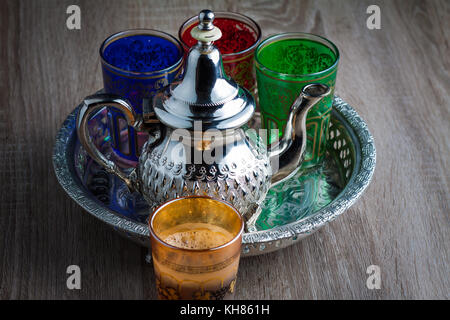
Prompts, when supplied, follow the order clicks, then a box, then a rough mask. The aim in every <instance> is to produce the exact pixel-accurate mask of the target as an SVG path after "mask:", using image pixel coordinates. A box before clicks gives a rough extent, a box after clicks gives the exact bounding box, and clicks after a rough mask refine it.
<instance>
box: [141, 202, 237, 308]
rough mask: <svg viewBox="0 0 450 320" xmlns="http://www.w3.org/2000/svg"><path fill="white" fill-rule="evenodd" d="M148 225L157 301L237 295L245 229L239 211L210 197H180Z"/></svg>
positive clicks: (154, 216) (156, 214)
mask: <svg viewBox="0 0 450 320" xmlns="http://www.w3.org/2000/svg"><path fill="white" fill-rule="evenodd" d="M149 227H150V239H151V245H152V257H153V265H154V268H155V276H156V288H157V290H158V298H159V299H162V300H166V299H169V300H171V299H184V300H188V299H194V300H197V299H198V300H215V299H217V300H221V299H231V298H232V297H233V295H234V289H235V284H236V275H237V271H238V266H239V258H240V253H241V242H242V232H243V229H244V222H243V219H242V217H241V215H240V213H239V212H238V211H237V210H236V209H234V208H233V207H232V206H231V205H229V204H228V203H226V202H224V201H219V200H214V199H211V198H208V197H201V196H193V197H185V198H178V199H174V200H171V201H169V202H166V203H165V204H163V205H161V206H160V207H158V208H157V209H156V210H155V212H154V213H153V216H152V218H151V219H150V223H149ZM172 230H178V231H180V230H182V231H183V232H184V233H185V235H186V233H189V235H190V236H184V237H177V236H176V235H179V233H176V232H172ZM205 230H206V232H207V234H206V235H207V236H206V237H203V238H202V237H201V235H203V236H205V234H204V233H203V234H202V232H205ZM211 230H212V231H211ZM169 239H172V240H173V239H177V240H178V241H179V243H178V244H179V245H176V244H174V243H173V242H171V241H169ZM216 240H217V241H216Z"/></svg>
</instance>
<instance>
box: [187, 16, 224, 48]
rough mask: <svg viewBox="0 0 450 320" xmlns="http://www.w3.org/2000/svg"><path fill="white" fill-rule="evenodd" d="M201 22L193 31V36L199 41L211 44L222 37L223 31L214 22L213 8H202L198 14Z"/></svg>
mask: <svg viewBox="0 0 450 320" xmlns="http://www.w3.org/2000/svg"><path fill="white" fill-rule="evenodd" d="M198 21H199V24H198V26H197V27H196V28H193V29H192V31H191V36H192V37H193V38H194V39H196V40H198V41H199V42H202V43H205V44H209V43H210V42H212V41H216V40H218V39H220V38H221V37H222V32H221V31H220V29H219V28H217V27H216V26H215V25H214V24H213V21H214V12H212V11H211V10H207V9H205V10H202V11H200V13H199V14H198Z"/></svg>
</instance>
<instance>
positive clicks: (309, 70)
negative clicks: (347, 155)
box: [255, 32, 339, 168]
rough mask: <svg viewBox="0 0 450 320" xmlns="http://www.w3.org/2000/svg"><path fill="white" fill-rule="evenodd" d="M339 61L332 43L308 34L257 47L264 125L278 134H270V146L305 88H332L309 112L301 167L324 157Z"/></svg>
mask: <svg viewBox="0 0 450 320" xmlns="http://www.w3.org/2000/svg"><path fill="white" fill-rule="evenodd" d="M338 62H339V50H338V48H337V47H336V46H335V45H334V44H333V43H332V42H331V41H329V40H328V39H325V38H323V37H320V36H317V35H313V34H308V33H300V32H292V33H283V34H278V35H274V36H271V37H269V38H268V39H266V40H264V41H263V42H261V44H260V45H259V46H258V47H257V48H256V53H255V66H256V80H257V84H258V97H259V107H260V110H261V125H262V127H263V128H265V129H268V130H269V131H268V132H270V133H274V132H275V134H269V135H268V143H269V144H271V143H273V142H276V141H277V139H278V138H279V137H281V136H282V134H283V130H284V127H285V125H286V120H287V118H288V114H289V108H290V106H291V105H292V102H293V101H294V100H295V98H296V97H297V96H298V95H299V93H300V91H301V89H302V88H303V87H304V86H305V85H307V84H310V83H323V84H326V85H327V86H329V87H330V88H331V94H330V95H328V97H325V98H324V99H322V100H321V101H320V102H319V103H317V104H316V105H315V106H314V107H312V108H311V110H310V111H309V112H308V115H307V118H306V128H307V139H308V141H307V145H306V151H305V156H304V160H303V163H302V168H308V167H313V166H315V165H318V164H320V163H322V161H323V159H324V158H325V151H326V150H325V149H326V141H327V137H328V127H329V123H330V115H331V107H332V103H333V96H334V88H335V84H336V73H337V68H338ZM273 129H275V130H273ZM277 130H278V131H277ZM276 132H278V135H277V134H276Z"/></svg>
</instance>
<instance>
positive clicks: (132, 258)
mask: <svg viewBox="0 0 450 320" xmlns="http://www.w3.org/2000/svg"><path fill="white" fill-rule="evenodd" d="M71 4H78V5H79V6H80V8H81V30H69V29H68V28H67V27H66V19H67V17H68V15H67V14H66V9H67V7H68V6H69V5H71ZM370 4H378V5H379V7H380V9H381V29H380V30H369V29H368V28H367V27H366V20H367V18H368V16H369V15H368V14H367V13H366V9H367V7H368V6H369V5H370ZM203 8H212V9H213V10H216V11H219V10H221V11H236V12H241V13H244V14H246V15H249V16H251V17H252V18H254V19H255V20H256V21H257V22H258V23H259V24H260V25H261V27H262V30H263V37H264V38H265V37H267V36H268V35H269V34H274V33H281V32H286V31H304V32H311V33H316V34H320V35H323V36H325V37H327V38H329V39H331V40H332V41H333V42H335V43H336V44H337V46H338V47H339V48H340V52H341V60H340V65H339V72H338V78H337V94H339V95H340V96H341V97H342V98H344V99H345V100H346V101H347V102H349V103H350V104H351V105H352V106H354V108H355V109H356V110H357V111H358V113H359V114H360V115H361V116H362V117H363V118H364V119H365V120H366V122H367V123H368V125H369V128H370V129H371V132H372V134H373V135H374V137H375V143H376V147H377V155H378V156H377V167H376V170H375V175H374V178H373V180H372V183H371V184H370V186H369V187H368V189H367V190H366V192H365V193H364V194H363V196H362V197H361V198H360V200H358V202H357V203H356V204H355V205H354V206H352V207H351V208H350V209H349V210H348V211H347V212H345V213H344V214H343V215H342V216H341V217H339V218H338V219H337V220H335V221H333V222H332V223H330V224H328V225H327V226H325V227H324V228H322V229H320V230H319V231H318V232H316V233H315V234H313V235H312V236H310V237H308V238H306V239H305V240H303V241H301V242H300V243H299V244H296V245H294V246H291V247H289V248H287V249H284V250H281V251H278V252H276V253H272V254H266V255H263V256H258V257H252V258H245V259H243V260H242V262H241V264H240V270H239V278H238V285H237V293H236V298H237V299H411V298H416V299H428V298H439V299H449V298H450V271H449V269H450V261H449V251H450V232H449V231H450V229H449V225H450V219H449V196H448V195H449V171H448V169H449V156H450V155H449V136H450V131H449V127H450V125H449V123H450V122H449V120H450V116H449V109H450V108H449V101H450V75H449V70H450V50H449V39H450V38H449V33H450V26H449V23H450V2H449V1H448V0H442V1H438V0H436V1H433V0H430V1H422V0H420V1H356V0H355V1H331V0H330V1H231V0H230V1H213V2H212V3H210V1H206V0H204V1H148V0H146V1H129V2H127V1H112V0H110V1H81V0H62V1H56V0H55V1H34V0H29V1H5V0H0V30H1V33H0V79H1V80H0V101H1V103H2V105H1V107H0V128H1V130H0V177H1V180H0V181H1V185H0V210H1V215H0V299H80V298H82V299H122V298H129V299H153V298H155V297H156V292H155V289H154V279H153V277H154V274H153V270H152V266H151V265H148V264H146V263H145V260H144V257H145V250H144V249H142V248H140V247H139V246H137V245H135V244H133V243H131V242H129V241H128V240H126V239H123V238H121V237H120V236H119V235H117V234H116V233H115V232H113V231H112V230H111V229H110V228H109V227H107V226H106V225H103V224H102V223H101V222H99V221H98V220H96V219H95V218H94V217H92V216H90V215H89V214H87V213H86V212H84V211H83V210H82V209H81V208H80V207H79V206H78V205H77V204H75V203H74V202H73V201H72V200H71V199H70V198H69V197H68V196H67V195H66V194H65V193H64V191H63V190H62V188H61V187H60V186H59V185H58V182H57V180H56V178H55V175H54V172H53V166H52V160H51V155H52V148H53V144H54V141H55V135H56V133H57V131H58V128H59V127H60V126H61V124H62V122H63V121H64V119H65V117H66V116H67V115H68V113H69V112H70V111H72V110H73V108H74V107H75V106H76V105H77V103H79V102H80V101H81V100H82V98H83V97H84V96H86V95H88V94H90V93H92V92H94V91H96V90H97V89H99V88H101V87H102V78H101V71H100V59H99V55H98V48H99V46H100V43H101V42H102V40H103V39H104V38H105V37H106V36H108V35H110V34H111V33H114V32H117V31H119V30H123V29H130V28H155V29H161V30H165V31H167V32H169V33H171V34H173V35H176V34H177V31H178V27H179V26H180V24H181V23H182V22H183V21H184V20H185V19H186V18H187V17H189V16H192V15H194V14H197V13H198V12H199V11H200V10H201V9H203ZM69 265H78V266H80V268H81V283H82V288H81V290H68V289H67V287H66V279H67V277H68V275H67V274H66V268H67V266H69ZM370 265H377V266H379V267H380V275H381V288H380V289H378V290H377V289H374V290H371V289H368V287H367V286H366V280H367V278H368V276H369V275H368V274H367V273H366V270H367V268H368V266H370Z"/></svg>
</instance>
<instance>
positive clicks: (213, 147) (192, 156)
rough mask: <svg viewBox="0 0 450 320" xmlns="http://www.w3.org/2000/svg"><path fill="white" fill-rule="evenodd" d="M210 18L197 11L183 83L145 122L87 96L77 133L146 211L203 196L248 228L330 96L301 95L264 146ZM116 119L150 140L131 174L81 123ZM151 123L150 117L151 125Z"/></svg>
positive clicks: (109, 99) (164, 95)
mask: <svg viewBox="0 0 450 320" xmlns="http://www.w3.org/2000/svg"><path fill="white" fill-rule="evenodd" d="M213 20H214V14H213V12H211V11H209V10H203V11H202V12H201V13H200V14H199V22H200V23H199V25H198V27H197V28H194V29H193V31H192V36H193V37H194V38H195V39H197V40H198V44H197V45H196V46H194V47H192V48H191V50H190V52H189V55H188V58H187V62H186V71H185V74H184V78H183V80H182V81H181V82H178V83H173V84H171V85H169V86H167V87H165V88H164V89H163V90H162V91H160V92H159V93H158V94H157V95H156V96H155V97H154V98H153V100H152V102H151V105H150V107H151V108H144V109H152V110H144V115H143V117H142V116H140V115H136V114H135V113H134V111H133V109H132V107H131V106H130V104H129V103H128V102H127V101H125V100H123V99H121V98H120V97H118V96H115V95H110V94H96V95H93V96H90V97H87V98H86V99H85V100H84V104H83V106H82V108H81V109H80V112H79V114H78V119H77V130H78V137H79V139H80V142H81V143H82V145H83V147H84V148H85V149H86V151H87V152H88V153H89V154H90V155H91V157H92V158H93V159H94V160H95V161H97V162H98V163H99V164H101V165H102V166H104V167H105V169H106V170H107V171H108V172H111V173H114V174H116V175H117V176H118V177H119V178H121V179H122V180H124V181H125V182H126V184H127V186H128V187H129V188H130V189H131V190H136V191H138V192H140V193H141V194H142V195H143V196H144V198H145V199H146V200H147V202H148V203H149V204H150V205H151V206H156V205H159V204H161V203H163V202H165V201H167V200H170V199H172V198H176V197H181V196H189V195H206V196H210V197H213V198H218V199H222V200H225V201H228V202H230V203H231V204H233V205H234V206H235V207H236V209H237V210H238V211H239V212H241V213H242V214H243V215H244V217H245V219H246V220H247V229H249V228H250V229H251V228H252V226H254V223H255V222H256V219H257V217H258V214H259V211H260V210H258V208H259V205H260V204H261V203H262V201H263V200H264V198H265V196H266V194H267V192H268V190H269V188H270V187H271V186H272V185H274V184H276V183H279V182H281V181H283V180H284V179H286V178H289V177H290V176H292V175H294V174H295V173H296V172H297V170H298V168H299V167H300V164H301V161H302V155H303V153H304V150H305V146H306V125H305V121H306V114H307V112H308V110H309V109H310V108H311V107H312V106H313V105H314V104H316V103H317V102H318V101H319V100H321V99H322V98H323V97H325V96H327V95H328V94H329V93H330V90H329V88H328V87H327V86H325V85H322V84H310V85H307V86H305V87H304V88H303V89H302V92H301V93H300V95H299V97H298V98H297V99H296V100H295V101H294V103H293V105H292V106H291V108H290V111H289V117H288V121H287V125H286V128H285V131H284V134H283V137H282V138H281V139H280V140H279V141H278V142H277V143H275V144H273V145H271V146H269V147H267V146H266V145H265V141H266V140H265V139H263V138H261V136H260V135H258V134H257V132H256V131H255V130H249V128H248V127H247V126H246V124H247V122H249V121H250V119H251V118H252V116H253V114H254V111H255V102H254V99H253V97H252V95H251V94H250V93H249V92H248V91H247V90H246V89H244V88H242V87H240V86H239V85H237V84H236V83H235V82H234V81H233V80H232V79H229V78H228V77H227V76H226V75H225V73H224V71H223V67H222V57H221V54H220V52H219V50H218V49H217V48H216V47H215V46H214V45H213V41H215V40H217V39H219V38H220V37H221V32H220V30H219V29H218V28H217V27H215V26H214V25H213ZM105 106H106V107H108V108H113V109H116V110H118V111H120V112H122V113H123V114H124V116H125V118H126V119H127V121H128V124H129V125H131V126H133V127H134V128H135V129H136V130H141V131H142V130H146V131H148V132H149V133H150V138H149V140H148V141H147V142H146V143H145V145H144V146H143V149H142V152H141V155H140V157H139V163H138V165H137V167H136V168H135V169H134V170H133V171H132V172H131V173H129V174H128V173H125V172H124V171H121V170H120V169H119V168H118V166H117V165H116V164H115V163H114V162H112V161H110V160H108V159H107V158H106V157H105V156H104V155H102V154H101V153H100V152H99V151H98V150H97V149H96V147H95V145H94V144H93V142H92V141H91V138H90V135H89V132H88V129H87V122H88V120H89V119H90V117H91V116H92V115H93V114H95V113H96V112H97V111H98V110H99V109H101V108H103V107H105ZM155 117H156V118H155Z"/></svg>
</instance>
